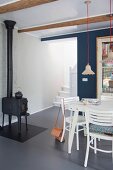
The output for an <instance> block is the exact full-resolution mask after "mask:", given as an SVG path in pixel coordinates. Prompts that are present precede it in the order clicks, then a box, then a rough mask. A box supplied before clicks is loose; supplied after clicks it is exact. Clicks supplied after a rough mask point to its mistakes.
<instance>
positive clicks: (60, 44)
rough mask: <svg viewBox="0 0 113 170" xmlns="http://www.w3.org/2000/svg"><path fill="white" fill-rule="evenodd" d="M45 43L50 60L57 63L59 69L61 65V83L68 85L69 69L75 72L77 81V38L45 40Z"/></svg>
mask: <svg viewBox="0 0 113 170" xmlns="http://www.w3.org/2000/svg"><path fill="white" fill-rule="evenodd" d="M47 44H48V50H49V53H50V55H51V58H52V60H54V61H55V62H56V63H59V69H60V68H61V67H62V72H63V83H64V84H63V85H64V86H70V70H71V71H72V72H73V73H76V77H75V78H74V81H75V83H77V38H76V37H75V38H67V39H62V40H53V41H47ZM73 73H72V74H73ZM76 86H77V85H76Z"/></svg>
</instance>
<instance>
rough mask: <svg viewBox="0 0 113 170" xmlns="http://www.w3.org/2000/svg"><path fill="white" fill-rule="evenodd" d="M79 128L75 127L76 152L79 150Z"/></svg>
mask: <svg viewBox="0 0 113 170" xmlns="http://www.w3.org/2000/svg"><path fill="white" fill-rule="evenodd" d="M78 130H79V126H78V125H77V127H76V141H77V150H79V131H78Z"/></svg>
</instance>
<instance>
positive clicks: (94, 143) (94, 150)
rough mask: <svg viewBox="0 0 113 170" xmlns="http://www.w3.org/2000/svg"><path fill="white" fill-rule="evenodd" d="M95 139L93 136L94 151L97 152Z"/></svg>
mask: <svg viewBox="0 0 113 170" xmlns="http://www.w3.org/2000/svg"><path fill="white" fill-rule="evenodd" d="M96 140H97V139H96V138H94V153H95V154H96V153H97V141H96Z"/></svg>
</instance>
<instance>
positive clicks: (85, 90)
mask: <svg viewBox="0 0 113 170" xmlns="http://www.w3.org/2000/svg"><path fill="white" fill-rule="evenodd" d="M109 35H110V31H109V29H102V30H96V31H89V43H90V59H89V60H90V61H89V63H90V65H91V67H92V70H93V71H94V72H95V73H96V37H102V36H109ZM72 37H77V41H78V43H77V45H78V96H79V97H80V98H83V97H89V98H91V97H92V98H95V97H96V74H95V75H93V76H83V75H82V72H83V71H84V69H85V66H86V64H87V34H86V32H82V33H75V34H69V35H62V36H55V37H48V38H42V39H41V41H49V40H55V39H64V38H72ZM83 77H88V82H83V81H82V78H83Z"/></svg>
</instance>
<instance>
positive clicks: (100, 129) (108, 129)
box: [89, 124, 113, 135]
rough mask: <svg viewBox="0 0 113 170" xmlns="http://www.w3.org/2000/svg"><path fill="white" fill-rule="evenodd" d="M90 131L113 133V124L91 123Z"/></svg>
mask: <svg viewBox="0 0 113 170" xmlns="http://www.w3.org/2000/svg"><path fill="white" fill-rule="evenodd" d="M89 131H90V132H94V133H106V134H110V135H113V126H100V125H93V124H90V125H89Z"/></svg>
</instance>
